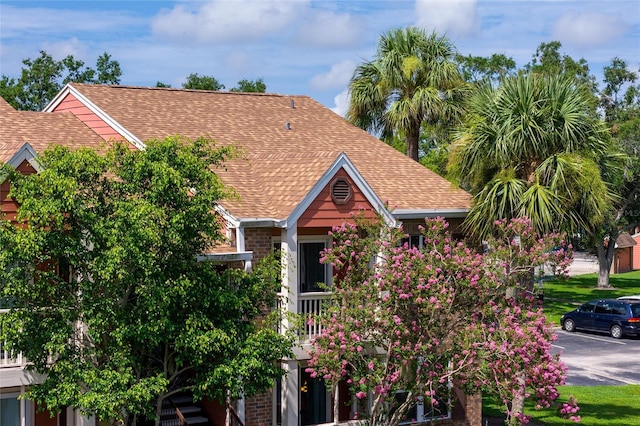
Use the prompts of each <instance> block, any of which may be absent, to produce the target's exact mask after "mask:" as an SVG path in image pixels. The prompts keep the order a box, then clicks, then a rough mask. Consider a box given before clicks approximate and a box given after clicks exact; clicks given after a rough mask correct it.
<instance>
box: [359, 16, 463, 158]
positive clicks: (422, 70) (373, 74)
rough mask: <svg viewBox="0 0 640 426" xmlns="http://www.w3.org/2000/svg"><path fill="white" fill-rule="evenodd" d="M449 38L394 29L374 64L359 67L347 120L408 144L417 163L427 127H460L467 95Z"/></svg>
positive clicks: (386, 36) (383, 38)
mask: <svg viewBox="0 0 640 426" xmlns="http://www.w3.org/2000/svg"><path fill="white" fill-rule="evenodd" d="M454 59H455V48H454V46H453V44H452V43H451V42H450V41H449V40H448V39H447V38H445V37H443V36H439V35H438V34H436V33H432V34H430V35H427V33H426V32H425V31H424V30H421V29H418V28H414V27H409V28H405V29H392V30H389V31H388V32H386V33H384V34H383V35H382V36H381V37H380V40H379V42H378V48H377V52H376V56H375V59H373V60H372V61H367V62H365V63H363V64H361V65H359V66H358V67H357V68H356V70H355V72H354V75H353V77H352V79H351V82H350V84H349V92H350V104H349V109H348V111H347V118H348V119H349V121H351V122H352V123H353V124H355V125H356V126H358V127H361V128H363V129H365V130H368V131H371V132H374V133H379V134H380V135H381V136H382V138H383V139H389V138H390V137H392V136H393V135H397V136H399V137H402V138H404V139H405V140H406V145H407V155H408V156H409V157H410V158H412V159H414V160H416V161H418V159H419V140H420V135H421V130H422V126H423V125H424V124H430V125H437V124H442V123H455V122H456V120H458V119H459V118H460V116H461V115H462V113H463V110H462V104H461V100H462V99H463V98H464V96H465V94H466V93H467V92H468V89H469V87H468V85H466V84H465V83H464V81H463V80H462V78H461V76H460V73H459V72H458V68H457V66H456V63H455V62H454Z"/></svg>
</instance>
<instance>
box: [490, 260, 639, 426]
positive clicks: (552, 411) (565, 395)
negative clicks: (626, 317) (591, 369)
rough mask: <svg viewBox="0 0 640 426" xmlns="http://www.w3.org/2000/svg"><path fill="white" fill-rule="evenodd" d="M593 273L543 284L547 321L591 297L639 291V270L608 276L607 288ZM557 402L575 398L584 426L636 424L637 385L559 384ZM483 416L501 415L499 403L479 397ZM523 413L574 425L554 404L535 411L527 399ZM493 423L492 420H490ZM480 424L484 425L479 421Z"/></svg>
mask: <svg viewBox="0 0 640 426" xmlns="http://www.w3.org/2000/svg"><path fill="white" fill-rule="evenodd" d="M597 283H598V275H597V274H585V275H578V276H574V277H571V278H569V279H567V280H563V281H548V282H545V283H544V313H545V315H547V318H549V320H550V321H552V322H553V323H554V324H556V325H558V326H559V325H560V316H562V314H563V313H565V312H567V311H570V310H571V309H574V308H575V307H577V306H579V305H581V304H582V303H584V302H587V301H589V300H593V299H602V298H616V297H620V296H626V295H631V294H640V271H634V272H628V273H624V274H614V275H611V277H610V280H609V283H610V285H611V289H606V290H600V289H597V288H596V285H597ZM559 391H560V398H559V399H558V401H557V402H558V404H562V403H563V402H567V401H568V399H569V396H570V395H573V396H574V397H575V398H576V399H577V400H578V405H579V406H580V412H579V413H578V414H579V415H580V417H581V422H580V423H579V424H582V425H588V426H640V385H624V386H563V387H561V388H560V389H559ZM482 405H483V407H482V413H483V416H485V417H491V418H504V414H503V412H502V407H501V404H496V403H495V402H494V401H491V400H490V399H488V398H485V399H483V404H482ZM525 413H526V414H528V415H531V416H532V420H531V424H532V425H545V426H561V425H575V424H576V423H574V422H571V421H570V420H564V419H562V418H561V417H560V416H559V415H558V413H557V407H552V408H549V409H544V410H535V409H534V407H533V404H532V403H531V402H527V405H526V408H525ZM494 424H495V423H494ZM483 425H484V424H483Z"/></svg>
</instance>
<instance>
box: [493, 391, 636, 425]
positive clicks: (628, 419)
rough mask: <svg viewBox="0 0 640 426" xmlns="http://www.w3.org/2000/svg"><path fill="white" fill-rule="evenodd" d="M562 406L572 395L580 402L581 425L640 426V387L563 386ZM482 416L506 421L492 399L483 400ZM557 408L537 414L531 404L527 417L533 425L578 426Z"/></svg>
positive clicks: (528, 407)
mask: <svg viewBox="0 0 640 426" xmlns="http://www.w3.org/2000/svg"><path fill="white" fill-rule="evenodd" d="M559 390H560V398H559V399H558V402H559V404H561V403H563V402H566V401H567V400H568V399H569V395H573V396H574V397H575V398H576V399H577V400H578V405H579V406H580V411H579V412H578V414H579V415H580V417H581V421H580V423H579V424H583V425H588V426H640V385H624V386H563V387H561V388H560V389H559ZM482 405H483V407H482V413H483V415H484V416H488V417H504V415H503V414H502V411H501V408H500V406H499V405H497V404H495V403H493V402H492V401H491V400H489V399H484V400H483V404H482ZM556 410H557V407H552V408H548V409H544V410H535V409H534V408H533V404H531V403H530V402H529V403H528V404H527V406H526V408H525V413H526V414H528V415H530V416H532V419H531V424H539V425H546V426H562V425H575V424H576V423H574V422H572V421H570V420H565V419H562V418H561V417H560V416H559V415H558V413H557V411H556Z"/></svg>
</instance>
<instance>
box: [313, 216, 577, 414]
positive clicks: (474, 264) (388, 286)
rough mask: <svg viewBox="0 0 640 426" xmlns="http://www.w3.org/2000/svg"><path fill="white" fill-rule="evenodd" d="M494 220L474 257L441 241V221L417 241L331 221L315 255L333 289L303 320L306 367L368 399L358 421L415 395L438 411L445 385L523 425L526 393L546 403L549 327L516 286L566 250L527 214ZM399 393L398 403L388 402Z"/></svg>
mask: <svg viewBox="0 0 640 426" xmlns="http://www.w3.org/2000/svg"><path fill="white" fill-rule="evenodd" d="M495 226H496V236H495V238H494V237H490V238H489V240H488V246H489V247H490V249H489V250H488V251H486V252H485V253H482V254H480V253H477V252H476V250H474V249H473V248H472V247H469V246H467V245H466V244H465V243H462V242H456V241H452V240H451V239H450V238H449V233H448V230H447V224H446V222H444V221H442V220H436V219H433V220H427V221H426V224H425V227H424V228H423V229H422V236H423V244H422V246H421V247H415V246H409V245H408V243H407V242H406V240H405V239H404V237H405V235H404V234H403V232H402V231H401V230H398V229H395V228H392V227H389V226H388V225H384V224H382V223H381V222H367V221H366V220H365V219H362V218H357V219H356V223H355V224H346V223H345V224H343V225H342V226H341V227H337V228H334V230H333V232H332V233H331V236H332V238H333V245H332V247H331V248H330V249H327V250H326V252H325V254H324V260H325V262H326V263H330V264H331V265H332V267H333V270H334V272H335V274H334V282H333V290H334V292H333V294H332V298H331V300H330V303H329V304H328V305H327V306H326V307H325V309H324V312H323V314H321V315H320V316H318V317H313V318H311V319H310V322H316V326H318V324H319V325H320V326H321V327H322V333H321V335H320V336H319V337H317V338H316V339H315V340H314V342H313V346H312V352H311V354H312V357H311V360H310V361H309V369H308V370H307V371H308V372H310V373H311V374H312V376H319V377H323V378H324V379H325V380H327V381H328V382H329V384H330V385H331V386H332V388H333V389H334V390H335V388H336V387H337V385H338V383H339V382H340V381H345V382H346V383H347V384H348V385H349V386H350V388H351V391H352V392H353V394H355V396H356V397H357V398H358V399H359V400H361V401H366V399H367V398H372V400H373V404H372V406H371V407H370V408H369V407H368V405H367V404H366V403H365V404H360V405H359V407H360V410H359V412H358V418H359V419H368V420H369V423H368V424H373V425H382V424H384V425H397V424H398V423H399V422H400V421H401V420H402V421H405V420H409V419H408V418H406V415H407V413H408V411H409V409H411V408H412V407H413V406H415V405H416V404H418V403H419V402H422V404H424V407H425V411H427V412H429V411H432V413H433V415H434V417H438V416H439V415H440V414H442V413H444V412H446V411H447V409H448V408H447V401H453V398H452V397H451V395H450V391H451V389H450V387H449V385H450V384H452V383H453V384H455V386H458V387H462V388H463V389H465V390H466V391H467V392H471V393H474V392H477V391H478V390H479V389H480V390H482V392H483V393H484V394H488V395H495V396H497V397H498V399H499V400H502V401H504V402H505V410H507V407H509V408H510V410H508V415H509V419H510V423H509V424H516V423H518V422H519V421H521V420H525V416H524V415H523V412H522V410H523V401H524V399H525V398H526V397H528V396H529V395H531V397H532V398H535V399H536V400H537V402H538V404H540V406H546V407H548V406H549V404H552V403H553V402H554V401H555V400H556V399H557V398H558V392H557V386H559V385H562V384H563V382H564V377H565V374H566V369H565V368H564V367H563V365H562V363H561V362H560V360H559V356H558V355H552V354H551V342H552V341H553V340H554V335H553V331H552V325H551V324H549V323H548V322H547V321H546V319H545V317H544V315H543V314H542V309H540V308H539V306H538V305H537V301H536V300H534V299H533V298H531V297H529V296H527V294H529V293H527V290H529V289H530V287H529V286H530V285H531V279H532V276H533V274H532V271H533V270H536V269H535V268H536V267H538V268H539V267H541V266H542V265H545V264H547V265H556V266H557V267H558V269H557V270H556V272H558V273H560V272H562V271H563V270H564V268H566V266H567V265H568V264H569V262H570V260H571V253H570V248H569V251H565V250H564V249H561V250H558V251H553V250H552V248H554V247H567V244H566V242H565V241H564V240H563V239H562V237H561V236H559V235H546V236H544V237H543V238H539V237H538V236H537V235H536V233H535V232H532V229H531V227H530V225H529V222H528V221H527V220H526V219H516V220H513V221H510V222H507V221H501V222H499V223H497V224H496V225H495ZM372 265H373V266H372ZM538 270H540V269H538ZM507 289H511V290H512V291H511V292H508V291H507ZM508 294H517V295H519V296H518V297H509V296H508ZM399 391H404V392H405V395H406V398H405V399H404V401H398V400H396V398H395V396H396V393H397V392H399ZM334 394H335V392H334ZM335 401H337V399H336V400H335ZM338 409H339V407H338V406H334V412H338ZM449 409H450V407H449Z"/></svg>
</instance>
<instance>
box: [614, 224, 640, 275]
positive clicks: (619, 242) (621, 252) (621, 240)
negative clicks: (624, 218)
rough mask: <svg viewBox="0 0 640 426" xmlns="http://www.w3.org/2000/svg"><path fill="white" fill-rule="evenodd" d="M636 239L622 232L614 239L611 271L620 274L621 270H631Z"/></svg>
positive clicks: (632, 268)
mask: <svg viewBox="0 0 640 426" xmlns="http://www.w3.org/2000/svg"><path fill="white" fill-rule="evenodd" d="M637 244H638V243H637V242H636V239H635V238H633V237H632V236H631V235H629V233H628V232H623V233H622V234H620V235H618V238H617V239H616V246H615V252H614V254H613V262H611V273H613V274H620V273H623V272H631V271H633V270H634V269H635V268H634V257H635V255H634V251H636V245H637Z"/></svg>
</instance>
